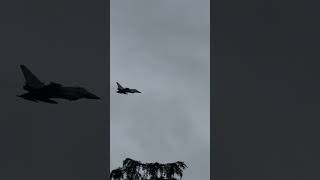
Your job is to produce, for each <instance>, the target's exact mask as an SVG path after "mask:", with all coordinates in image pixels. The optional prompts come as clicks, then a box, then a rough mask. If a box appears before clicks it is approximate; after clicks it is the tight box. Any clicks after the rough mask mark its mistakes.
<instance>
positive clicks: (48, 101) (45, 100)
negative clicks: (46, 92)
mask: <svg viewBox="0 0 320 180" xmlns="http://www.w3.org/2000/svg"><path fill="white" fill-rule="evenodd" d="M38 101H42V102H46V103H50V104H58V102H57V101H54V100H52V99H49V98H47V99H38Z"/></svg>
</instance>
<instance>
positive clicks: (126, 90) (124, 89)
mask: <svg viewBox="0 0 320 180" xmlns="http://www.w3.org/2000/svg"><path fill="white" fill-rule="evenodd" d="M117 85H118V91H117V93H119V94H127V93H141V92H140V91H138V90H136V89H130V88H124V87H122V86H121V85H120V84H119V83H118V82H117Z"/></svg>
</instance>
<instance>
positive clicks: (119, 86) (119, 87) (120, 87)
mask: <svg viewBox="0 0 320 180" xmlns="http://www.w3.org/2000/svg"><path fill="white" fill-rule="evenodd" d="M117 85H118V89H120V90H121V89H124V88H123V87H122V86H121V85H120V84H119V83H118V82H117Z"/></svg>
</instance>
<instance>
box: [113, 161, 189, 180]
mask: <svg viewBox="0 0 320 180" xmlns="http://www.w3.org/2000/svg"><path fill="white" fill-rule="evenodd" d="M186 168H187V165H186V164H185V163H184V162H181V161H178V162H175V163H166V164H160V163H158V162H156V163H141V162H140V161H136V160H133V159H130V158H126V159H125V160H124V161H123V165H122V167H119V168H117V169H114V170H112V171H111V173H110V180H177V179H176V178H175V176H178V177H180V179H182V175H183V170H184V169H186Z"/></svg>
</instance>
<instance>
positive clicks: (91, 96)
mask: <svg viewBox="0 0 320 180" xmlns="http://www.w3.org/2000/svg"><path fill="white" fill-rule="evenodd" d="M87 98H88V99H101V98H99V97H98V96H96V95H94V94H88V95H87Z"/></svg>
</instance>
